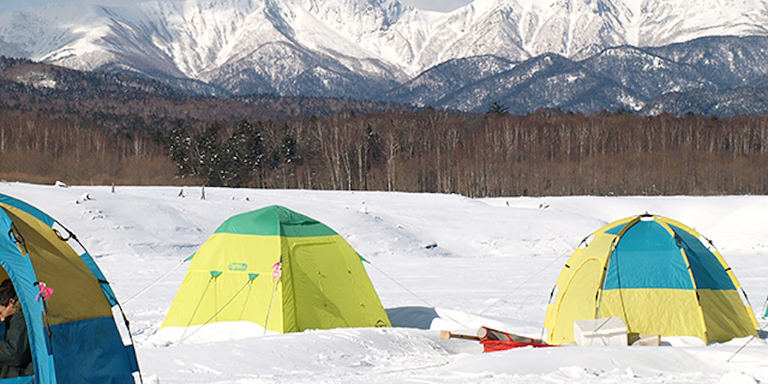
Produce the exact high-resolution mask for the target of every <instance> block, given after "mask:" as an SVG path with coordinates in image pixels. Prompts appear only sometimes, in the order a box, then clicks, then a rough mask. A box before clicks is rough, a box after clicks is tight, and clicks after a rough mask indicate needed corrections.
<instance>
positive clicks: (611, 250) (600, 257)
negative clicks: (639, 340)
mask: <svg viewBox="0 0 768 384" xmlns="http://www.w3.org/2000/svg"><path fill="white" fill-rule="evenodd" d="M585 240H586V239H585ZM585 243H586V241H585V242H583V243H582V244H585ZM556 288H557V290H558V291H557V295H556V296H555V299H554V301H552V302H551V303H550V305H549V307H548V308H547V317H546V320H545V322H544V327H545V328H546V330H547V341H548V342H549V343H552V344H563V343H567V342H571V341H573V340H574V335H573V322H574V321H576V320H588V319H595V318H606V317H612V316H617V317H620V318H621V319H622V320H623V321H624V323H625V324H626V325H627V329H628V332H633V333H639V334H655V335H661V336H694V337H698V338H700V339H701V340H703V341H704V342H705V343H709V342H722V341H727V340H730V339H732V338H734V337H743V336H748V335H755V334H756V329H757V328H758V324H757V321H756V319H755V315H754V314H753V313H752V308H751V307H750V306H749V305H748V304H746V305H745V304H744V302H742V298H741V296H740V295H739V292H740V291H741V293H743V290H741V287H740V286H739V282H738V281H737V280H736V276H735V275H734V274H733V271H732V270H731V268H730V267H729V266H728V264H726V262H725V259H723V257H722V256H721V255H720V253H719V252H718V251H717V250H716V249H715V248H714V246H712V243H711V242H710V241H709V240H707V239H705V238H704V237H703V236H701V235H700V234H699V233H697V232H696V231H695V230H693V229H691V228H689V227H687V226H685V225H683V224H681V223H679V222H677V221H674V220H671V219H668V218H665V217H661V216H654V215H649V214H645V215H640V216H634V217H628V218H625V219H622V220H618V221H615V222H612V223H610V224H608V225H606V226H604V227H602V228H600V229H599V230H597V231H596V232H595V233H593V235H592V238H591V241H590V242H589V243H588V244H586V246H584V247H580V248H579V249H577V250H576V251H575V252H574V253H573V255H572V256H571V258H570V259H568V262H567V263H566V264H565V267H564V268H563V270H562V273H561V274H560V278H559V279H558V280H557V283H556ZM744 298H745V299H746V295H745V296H744Z"/></svg>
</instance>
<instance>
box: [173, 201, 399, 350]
mask: <svg viewBox="0 0 768 384" xmlns="http://www.w3.org/2000/svg"><path fill="white" fill-rule="evenodd" d="M222 322H246V323H249V324H252V325H257V326H258V328H259V329H262V330H264V332H266V331H267V330H268V331H271V332H279V333H285V332H301V331H304V330H306V329H329V328H337V327H385V326H390V322H389V319H388V318H387V314H386V312H385V311H384V308H383V307H382V305H381V301H380V300H379V297H378V295H377V294H376V292H375V291H374V289H373V286H372V284H371V281H370V279H369V278H368V274H367V273H366V271H365V268H364V267H363V264H362V261H361V258H360V256H359V255H358V254H357V253H356V252H355V250H354V249H352V247H351V246H350V245H349V244H348V243H347V242H346V241H345V240H344V239H343V238H342V237H341V236H339V234H338V233H336V232H334V231H333V230H332V229H331V228H329V227H328V226H326V225H325V224H323V223H321V222H319V221H317V220H314V219H312V218H309V217H307V216H304V215H302V214H299V213H296V212H294V211H291V210H289V209H287V208H284V207H280V206H269V207H265V208H262V209H259V210H256V211H252V212H247V213H243V214H240V215H236V216H233V217H231V218H229V219H228V220H226V221H225V222H224V223H223V224H221V226H219V228H218V229H217V230H216V232H215V233H214V234H213V236H211V238H209V239H208V240H207V241H206V242H205V243H204V244H203V245H202V246H201V247H200V249H199V250H198V251H197V252H196V253H195V254H194V256H193V258H192V262H191V263H190V265H189V269H188V271H187V275H186V277H185V278H184V281H183V282H182V284H181V287H180V288H179V291H178V293H177V294H176V298H175V299H174V300H173V303H172V304H171V308H170V310H169V311H168V314H167V315H166V317H165V321H164V322H163V324H162V326H161V328H163V329H176V330H177V331H181V335H182V336H181V337H182V340H183V339H184V337H186V336H184V335H190V334H192V333H193V332H196V331H197V330H199V329H200V328H201V327H203V326H206V327H207V328H210V329H218V328H216V327H215V326H214V327H210V326H208V324H212V323H219V324H221V323H222ZM264 328H266V330H265V329H264ZM230 329H232V328H230Z"/></svg>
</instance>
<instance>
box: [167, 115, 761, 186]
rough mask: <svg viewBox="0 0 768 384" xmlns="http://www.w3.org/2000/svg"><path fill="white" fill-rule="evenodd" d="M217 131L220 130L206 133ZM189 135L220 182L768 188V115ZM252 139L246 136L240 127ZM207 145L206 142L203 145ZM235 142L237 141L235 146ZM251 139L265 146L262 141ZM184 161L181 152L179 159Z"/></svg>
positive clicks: (202, 163)
mask: <svg viewBox="0 0 768 384" xmlns="http://www.w3.org/2000/svg"><path fill="white" fill-rule="evenodd" d="M243 124H247V125H248V126H251V127H252V132H253V133H254V134H257V135H258V139H257V141H258V145H257V147H258V153H249V154H248V156H250V158H251V159H256V160H252V161H250V162H248V163H247V167H248V169H247V172H248V174H249V175H250V177H244V176H242V175H241V176H240V177H239V178H238V179H237V181H236V182H234V183H228V182H226V178H222V177H221V175H224V174H227V173H229V174H231V173H232V172H234V170H233V169H227V168H226V167H222V166H218V167H217V166H216V165H214V164H212V163H211V162H210V161H208V160H206V159H205V158H201V157H200V156H199V155H195V152H196V151H197V152H198V153H199V152H200V151H201V150H202V151H203V152H206V151H207V153H208V156H209V158H210V156H211V154H212V153H214V152H216V151H217V149H215V148H213V147H211V144H212V143H213V142H214V141H215V145H218V148H219V149H218V152H217V153H218V154H217V155H216V156H214V158H217V159H218V161H219V162H220V164H223V163H225V162H227V161H229V164H233V163H232V161H231V160H232V159H231V157H232V156H233V155H234V156H235V157H236V158H237V157H239V158H240V159H243V156H244V154H243V152H239V153H238V152H237V151H233V150H232V149H231V148H230V149H228V145H231V144H232V143H234V142H235V141H236V140H233V137H236V135H234V133H237V132H242V127H243ZM204 133H207V134H208V135H209V137H208V138H207V139H204V140H201V138H203V137H204V136H205V134H204ZM210 134H211V129H210V128H209V129H206V130H204V131H203V133H196V134H192V133H189V132H184V133H183V134H181V136H183V137H184V138H185V139H186V140H187V141H186V142H187V143H189V144H190V147H189V148H187V151H188V152H189V153H190V156H187V159H188V161H191V162H192V163H194V164H196V165H197V166H198V167H208V168H207V170H206V171H205V172H195V171H194V170H192V171H191V172H190V170H191V168H194V167H187V169H185V170H182V169H179V175H181V176H192V177H198V178H202V182H204V183H207V184H209V185H230V186H239V185H248V186H256V187H262V188H311V189H343V190H397V191H413V192H441V193H458V194H462V195H467V196H513V195H573V194H599V195H610V194H620V195H627V194H651V195H658V194H663V195H669V194H723V193H738V194H743V193H747V194H760V193H766V192H768V172H766V171H768V167H766V166H767V165H768V118H765V117H738V118H733V119H724V120H719V119H716V118H711V117H693V116H688V117H672V116H658V117H641V116H636V115H631V114H620V113H616V114H608V113H606V114H599V115H592V116H582V115H575V114H563V113H546V112H543V113H538V114H534V115H530V116H522V117H521V116H510V115H506V114H487V115H481V116H478V115H469V114H459V113H450V112H438V111H433V110H427V111H423V112H414V113H402V114H368V115H352V114H348V115H338V116H335V117H331V118H326V119H304V118H296V119H291V120H286V121H267V122H255V123H253V124H250V123H248V122H246V121H242V122H240V123H239V124H233V126H232V127H229V128H228V129H219V130H217V131H216V139H215V140H214V141H212V140H211V137H210ZM241 140H242V137H241ZM199 143H203V144H204V145H203V146H208V147H207V149H206V148H203V147H201V146H200V145H198V144H199ZM227 143H229V144H227ZM250 148H256V146H251V147H250ZM175 163H176V164H177V165H178V164H179V162H178V161H176V162H175Z"/></svg>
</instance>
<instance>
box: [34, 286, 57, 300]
mask: <svg viewBox="0 0 768 384" xmlns="http://www.w3.org/2000/svg"><path fill="white" fill-rule="evenodd" d="M37 286H38V287H39V288H40V292H38V293H37V296H35V300H37V301H40V298H41V297H42V298H43V299H46V300H47V299H48V298H49V297H51V295H52V294H53V288H50V287H48V286H46V285H45V283H43V282H40V283H39V284H37Z"/></svg>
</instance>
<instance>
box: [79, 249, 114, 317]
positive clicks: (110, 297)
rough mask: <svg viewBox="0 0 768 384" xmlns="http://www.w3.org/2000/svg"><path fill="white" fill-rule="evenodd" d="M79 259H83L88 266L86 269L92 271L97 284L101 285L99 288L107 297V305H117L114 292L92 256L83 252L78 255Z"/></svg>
mask: <svg viewBox="0 0 768 384" xmlns="http://www.w3.org/2000/svg"><path fill="white" fill-rule="evenodd" d="M80 259H82V260H83V262H84V263H85V265H87V266H88V269H89V270H90V271H91V273H93V276H94V277H95V278H96V280H98V281H99V285H101V290H102V291H103V292H104V296H106V297H107V301H109V305H110V306H112V307H114V306H115V305H117V296H115V292H114V291H112V287H111V286H110V285H109V282H108V281H107V278H106V277H104V273H102V272H101V268H99V266H98V265H96V262H95V261H93V257H91V255H90V254H89V253H88V252H85V253H83V254H82V255H80Z"/></svg>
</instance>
